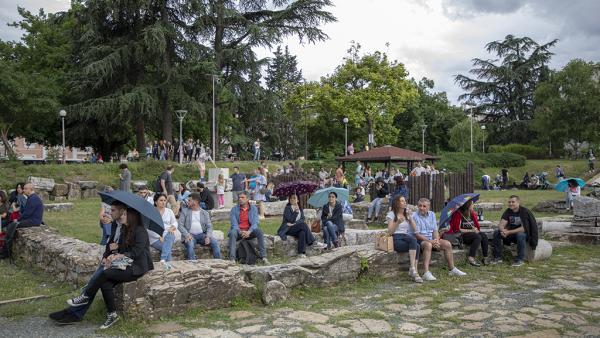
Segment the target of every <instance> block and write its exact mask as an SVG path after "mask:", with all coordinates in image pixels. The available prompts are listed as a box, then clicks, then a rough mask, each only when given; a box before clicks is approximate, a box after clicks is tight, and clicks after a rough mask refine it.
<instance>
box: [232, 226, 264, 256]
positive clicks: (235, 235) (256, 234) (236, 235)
mask: <svg viewBox="0 0 600 338" xmlns="http://www.w3.org/2000/svg"><path fill="white" fill-rule="evenodd" d="M227 237H229V259H230V260H232V261H235V250H236V245H237V241H238V239H239V240H241V239H242V232H241V231H240V229H230V230H229V233H228V234H227ZM252 238H257V239H258V254H259V255H260V258H266V257H267V249H266V248H265V238H264V235H263V233H262V231H260V229H258V228H256V229H254V230H252V232H251V233H250V236H248V238H247V239H252Z"/></svg>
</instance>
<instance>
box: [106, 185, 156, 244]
mask: <svg viewBox="0 0 600 338" xmlns="http://www.w3.org/2000/svg"><path fill="white" fill-rule="evenodd" d="M98 195H100V198H101V199H102V202H104V203H106V204H108V205H110V204H112V203H113V202H114V201H118V202H121V203H123V204H125V205H126V206H127V207H128V208H131V209H134V210H135V211H137V212H139V213H140V215H141V216H142V222H143V223H144V226H145V227H146V228H148V229H150V230H152V231H154V232H156V233H157V234H159V235H161V236H162V234H163V231H164V230H165V229H164V227H163V220H162V217H160V214H159V213H158V210H156V208H155V207H154V206H153V205H152V204H150V203H148V201H146V200H145V199H143V198H141V197H139V196H138V195H135V194H132V193H130V192H127V191H122V190H114V191H110V192H99V193H98Z"/></svg>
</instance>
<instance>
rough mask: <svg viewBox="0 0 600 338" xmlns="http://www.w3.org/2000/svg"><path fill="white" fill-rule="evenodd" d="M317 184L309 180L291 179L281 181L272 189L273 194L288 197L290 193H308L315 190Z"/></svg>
mask: <svg viewBox="0 0 600 338" xmlns="http://www.w3.org/2000/svg"><path fill="white" fill-rule="evenodd" d="M318 187H319V185H318V184H317V183H315V182H311V181H293V182H286V183H282V184H280V185H279V186H277V188H275V190H274V191H273V196H279V197H288V196H290V195H291V194H294V193H295V194H298V195H302V194H310V193H312V192H313V191H315V190H317V188H318Z"/></svg>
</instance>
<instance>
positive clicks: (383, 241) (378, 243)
mask: <svg viewBox="0 0 600 338" xmlns="http://www.w3.org/2000/svg"><path fill="white" fill-rule="evenodd" d="M375 249H377V250H382V251H385V252H393V251H394V238H393V237H392V236H390V235H388V234H387V232H382V233H380V234H378V235H377V238H376V240H375Z"/></svg>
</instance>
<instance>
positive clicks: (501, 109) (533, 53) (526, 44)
mask: <svg viewBox="0 0 600 338" xmlns="http://www.w3.org/2000/svg"><path fill="white" fill-rule="evenodd" d="M557 42H558V40H556V39H555V40H552V41H550V42H548V43H545V44H542V45H540V44H538V43H537V42H535V41H534V40H532V39H531V38H528V37H515V36H513V35H507V36H506V37H505V39H504V40H503V41H493V42H490V43H488V44H487V45H486V50H487V52H488V53H493V54H495V55H496V56H497V57H498V59H496V60H491V59H486V60H484V59H478V58H476V59H473V68H472V69H471V70H470V73H471V74H473V75H474V76H475V77H474V78H471V77H468V76H465V75H457V76H456V77H455V81H456V82H457V83H458V84H459V85H460V86H461V87H462V88H463V89H464V90H465V91H467V93H465V94H462V95H461V96H460V97H459V100H461V101H469V102H472V103H474V104H475V105H476V113H477V114H478V115H480V116H483V121H484V122H486V123H493V124H496V128H492V130H493V131H495V132H494V135H492V137H493V138H494V139H495V141H496V142H499V143H515V142H521V143H528V142H529V141H530V140H531V134H530V133H529V132H528V129H529V124H528V122H526V123H520V126H519V128H517V127H516V126H514V125H511V123H512V122H513V121H530V120H531V119H532V118H533V113H534V109H535V106H534V100H533V93H534V91H535V89H536V87H537V85H538V83H539V82H540V81H543V80H544V79H545V78H546V77H547V74H548V68H547V64H548V62H549V61H550V58H551V57H552V55H553V53H551V52H550V51H549V49H550V48H551V47H553V46H554V45H556V43H557ZM523 127H525V130H523Z"/></svg>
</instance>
